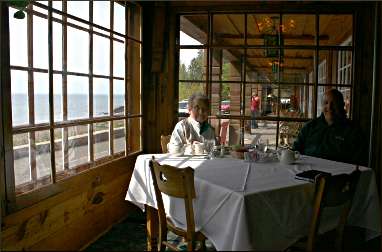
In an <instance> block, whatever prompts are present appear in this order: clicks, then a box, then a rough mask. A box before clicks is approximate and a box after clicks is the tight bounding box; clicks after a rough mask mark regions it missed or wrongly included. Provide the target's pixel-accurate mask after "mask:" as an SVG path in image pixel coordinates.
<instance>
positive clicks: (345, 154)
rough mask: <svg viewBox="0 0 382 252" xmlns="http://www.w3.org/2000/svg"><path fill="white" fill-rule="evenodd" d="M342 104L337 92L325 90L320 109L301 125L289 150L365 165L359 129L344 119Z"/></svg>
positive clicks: (340, 94) (361, 136)
mask: <svg viewBox="0 0 382 252" xmlns="http://www.w3.org/2000/svg"><path fill="white" fill-rule="evenodd" d="M344 107H345V103H344V98H343V96H342V93H341V92H340V91H338V90H337V89H330V90H328V91H326V92H325V94H324V97H323V103H322V111H323V112H322V113H321V115H320V117H318V118H316V119H313V120H311V121H310V122H308V123H306V124H305V125H304V127H303V128H302V129H301V131H300V133H299V135H298V137H297V139H296V141H295V142H294V144H293V149H294V150H297V151H299V152H300V153H301V154H304V155H308V156H314V157H319V158H325V159H330V160H335V161H340V162H346V163H353V164H360V165H366V163H367V162H366V153H367V152H366V151H367V148H366V147H365V138H364V137H363V135H362V133H361V131H360V129H359V128H358V127H356V126H355V125H354V123H353V122H352V121H350V120H349V119H347V118H346V111H345V109H344Z"/></svg>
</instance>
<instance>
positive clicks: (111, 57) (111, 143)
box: [109, 1, 126, 155]
mask: <svg viewBox="0 0 382 252" xmlns="http://www.w3.org/2000/svg"><path fill="white" fill-rule="evenodd" d="M110 30H114V2H113V1H110ZM110 37H111V38H113V34H112V33H110ZM109 71H110V73H109V75H114V43H113V40H112V39H110V43H109ZM125 97H126V96H125ZM113 113H114V81H113V79H112V78H110V79H109V115H110V116H113ZM109 153H110V155H113V154H114V126H113V121H111V122H110V123H109Z"/></svg>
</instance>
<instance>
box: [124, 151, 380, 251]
mask: <svg viewBox="0 0 382 252" xmlns="http://www.w3.org/2000/svg"><path fill="white" fill-rule="evenodd" d="M152 156H153V155H152V154H147V155H140V156H138V158H137V161H136V163H135V168H134V172H133V175H132V178H131V181H130V185H129V189H128V192H127V195H126V200H129V201H131V202H133V203H134V204H136V205H138V206H139V207H141V208H142V210H143V209H144V205H145V204H147V205H149V206H152V207H155V208H156V200H155V194H154V188H153V186H152V179H151V174H150V169H149V161H150V159H151V157H152ZM154 156H155V159H156V160H157V161H159V163H160V164H169V165H173V166H177V167H187V166H190V167H192V168H194V169H195V190H196V199H195V200H194V214H195V222H196V228H197V230H200V231H201V232H202V233H203V234H205V235H206V236H207V237H208V239H209V240H211V242H212V243H213V244H214V246H215V247H216V249H217V250H282V249H285V248H287V247H288V246H289V245H291V244H293V243H294V242H295V241H296V240H297V239H298V238H299V237H301V236H304V235H306V234H307V232H308V228H309V221H310V212H311V209H312V199H313V195H314V184H312V183H308V182H305V181H301V180H296V179H294V176H295V174H296V173H298V172H301V171H303V170H308V169H317V170H322V171H327V172H330V173H332V174H333V175H335V174H340V173H350V172H352V171H353V170H354V169H355V166H354V165H350V164H345V163H339V162H334V161H329V160H324V159H319V158H313V157H308V156H302V157H301V159H300V160H299V161H298V162H297V163H296V164H293V165H283V164H281V163H279V162H270V163H247V162H244V161H243V160H238V159H232V158H217V159H213V160H208V159H206V158H204V157H198V156H195V157H172V156H171V155H169V154H155V155H154ZM361 171H362V173H361V177H360V181H359V184H358V187H357V191H356V195H355V197H354V201H353V206H352V209H351V212H350V215H349V219H348V224H349V225H354V226H359V227H362V228H366V229H367V230H368V234H367V235H368V238H373V237H375V236H377V235H379V234H380V210H379V201H378V194H377V187H376V183H375V178H374V173H373V171H372V170H371V169H368V168H364V167H361ZM163 199H164V203H165V208H166V212H167V213H168V215H169V216H171V217H172V219H173V220H174V222H175V223H176V224H177V225H178V226H181V227H185V223H186V222H185V212H184V205H183V200H180V199H174V198H171V199H170V198H169V197H166V196H165V195H164V198H163ZM336 210H337V209H330V210H329V211H326V212H324V217H323V221H322V223H321V229H320V231H321V232H324V231H327V230H329V229H331V228H333V227H334V226H335V224H336V222H337V219H336V218H335V213H336Z"/></svg>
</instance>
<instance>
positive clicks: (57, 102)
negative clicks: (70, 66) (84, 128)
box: [53, 74, 63, 121]
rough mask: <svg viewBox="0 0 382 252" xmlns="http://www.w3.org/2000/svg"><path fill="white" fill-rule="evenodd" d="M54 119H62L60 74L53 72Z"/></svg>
mask: <svg viewBox="0 0 382 252" xmlns="http://www.w3.org/2000/svg"><path fill="white" fill-rule="evenodd" d="M53 95H54V96H53V100H54V121H62V119H63V117H62V116H63V113H62V109H63V106H62V75H61V74H53Z"/></svg>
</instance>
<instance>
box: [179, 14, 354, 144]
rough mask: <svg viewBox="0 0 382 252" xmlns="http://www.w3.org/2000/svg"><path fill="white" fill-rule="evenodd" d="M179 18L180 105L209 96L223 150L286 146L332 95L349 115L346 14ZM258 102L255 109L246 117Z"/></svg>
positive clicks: (349, 19)
mask: <svg viewBox="0 0 382 252" xmlns="http://www.w3.org/2000/svg"><path fill="white" fill-rule="evenodd" d="M178 17H179V31H178V32H179V33H178V38H177V41H178V44H177V46H178V53H179V54H178V55H179V100H183V99H186V98H187V97H188V96H189V95H190V94H191V93H192V92H195V91H199V92H203V93H205V94H207V95H208V96H209V97H210V99H211V115H210V122H211V124H212V125H213V126H214V127H215V129H216V134H217V135H219V134H220V135H221V137H223V138H224V139H222V142H224V143H226V144H229V145H234V144H256V143H258V142H264V143H266V142H267V143H268V144H269V145H270V146H273V147H277V146H280V145H282V146H290V145H291V144H292V143H293V141H294V138H295V137H296V136H297V134H298V132H299V129H300V128H301V126H302V125H303V123H304V122H305V121H307V120H309V119H312V118H313V117H316V116H319V115H320V114H321V97H322V94H323V93H324V92H325V91H326V90H327V89H330V88H337V89H339V90H340V91H341V92H342V93H343V95H344V98H345V101H346V102H345V103H346V104H347V105H346V109H347V111H348V112H349V109H350V104H351V98H352V95H351V94H352V90H353V82H352V78H351V77H352V73H353V71H354V69H353V67H352V58H353V57H352V55H353V53H354V48H353V44H354V43H353V42H352V38H353V37H354V36H353V28H352V26H353V15H352V13H348V14H344V13H341V14H317V13H315V14H312V13H306V14H288V13H251V12H245V13H244V12H229V13H222V12H216V13H214V12H213V11H212V12H208V13H207V12H206V13H205V14H203V13H200V12H199V13H198V14H192V13H191V14H190V13H188V14H184V15H183V14H180V15H179V16H178ZM256 95H257V96H258V97H259V98H260V102H259V104H258V105H257V108H256V109H255V110H253V111H251V97H252V96H256ZM349 115H350V113H349ZM179 116H180V118H181V117H184V116H186V115H185V114H184V113H180V114H179ZM254 119H255V120H256V123H254V121H253V120H254ZM227 125H228V126H227ZM227 127H228V130H226V129H227ZM222 132H223V133H222Z"/></svg>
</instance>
